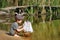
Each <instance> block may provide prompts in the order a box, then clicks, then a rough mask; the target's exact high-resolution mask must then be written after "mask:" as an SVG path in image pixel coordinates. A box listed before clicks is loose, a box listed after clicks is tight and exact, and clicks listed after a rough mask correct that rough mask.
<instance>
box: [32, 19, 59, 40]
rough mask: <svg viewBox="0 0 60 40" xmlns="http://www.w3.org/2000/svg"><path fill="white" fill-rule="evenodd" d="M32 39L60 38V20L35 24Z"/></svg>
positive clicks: (48, 39) (50, 39) (57, 39)
mask: <svg viewBox="0 0 60 40" xmlns="http://www.w3.org/2000/svg"><path fill="white" fill-rule="evenodd" d="M33 29H34V33H33V35H32V40H60V39H59V37H60V20H54V21H52V22H51V24H49V23H48V22H47V23H44V24H43V23H39V24H34V25H33Z"/></svg>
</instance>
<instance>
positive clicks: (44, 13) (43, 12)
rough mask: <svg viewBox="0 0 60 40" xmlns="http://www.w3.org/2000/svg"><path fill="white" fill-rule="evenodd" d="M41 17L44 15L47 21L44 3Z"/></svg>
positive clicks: (43, 17) (43, 18)
mask: <svg viewBox="0 0 60 40" xmlns="http://www.w3.org/2000/svg"><path fill="white" fill-rule="evenodd" d="M41 17H42V20H43V23H45V19H46V10H45V6H44V5H43V9H42V12H41Z"/></svg>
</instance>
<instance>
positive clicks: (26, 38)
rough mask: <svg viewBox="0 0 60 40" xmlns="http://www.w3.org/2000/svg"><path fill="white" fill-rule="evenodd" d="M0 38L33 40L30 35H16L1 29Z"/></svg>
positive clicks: (3, 39)
mask: <svg viewBox="0 0 60 40" xmlns="http://www.w3.org/2000/svg"><path fill="white" fill-rule="evenodd" d="M0 40H31V38H30V37H21V36H20V37H14V36H10V35H8V34H7V32H6V31H2V30H0Z"/></svg>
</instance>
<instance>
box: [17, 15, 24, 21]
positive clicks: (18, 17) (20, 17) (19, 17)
mask: <svg viewBox="0 0 60 40" xmlns="http://www.w3.org/2000/svg"><path fill="white" fill-rule="evenodd" d="M16 18H17V19H19V20H20V19H21V20H23V19H24V16H22V15H19V14H18V15H16Z"/></svg>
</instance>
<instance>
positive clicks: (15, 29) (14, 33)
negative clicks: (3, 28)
mask: <svg viewBox="0 0 60 40" xmlns="http://www.w3.org/2000/svg"><path fill="white" fill-rule="evenodd" d="M15 20H16V22H14V23H12V25H11V28H10V35H12V36H16V37H19V36H18V35H17V33H18V32H20V31H21V30H19V29H20V28H22V26H19V24H21V23H22V22H23V17H22V16H20V15H16V19H15Z"/></svg>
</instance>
